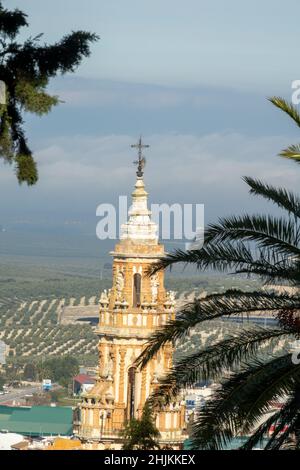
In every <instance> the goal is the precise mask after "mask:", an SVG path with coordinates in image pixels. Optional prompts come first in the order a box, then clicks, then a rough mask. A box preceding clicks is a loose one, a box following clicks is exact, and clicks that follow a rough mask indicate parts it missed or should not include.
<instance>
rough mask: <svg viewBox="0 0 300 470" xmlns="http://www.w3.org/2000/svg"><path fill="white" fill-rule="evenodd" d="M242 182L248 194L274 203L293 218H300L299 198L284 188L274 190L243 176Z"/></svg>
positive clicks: (258, 181) (267, 185) (269, 186)
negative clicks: (244, 183)
mask: <svg viewBox="0 0 300 470" xmlns="http://www.w3.org/2000/svg"><path fill="white" fill-rule="evenodd" d="M243 180H244V181H245V182H246V183H247V184H248V186H250V188H251V189H250V194H254V195H255V196H262V197H263V198H264V199H267V200H268V201H272V202H274V203H275V204H276V205H277V206H278V207H280V208H281V209H285V210H287V211H288V212H289V213H291V214H293V215H294V216H295V217H298V218H299V217H300V198H299V197H298V196H297V195H295V194H294V193H292V192H291V191H287V190H286V189H284V188H275V187H274V186H271V185H269V184H266V183H263V182H262V181H260V180H258V179H254V178H251V177H249V176H245V177H244V178H243Z"/></svg>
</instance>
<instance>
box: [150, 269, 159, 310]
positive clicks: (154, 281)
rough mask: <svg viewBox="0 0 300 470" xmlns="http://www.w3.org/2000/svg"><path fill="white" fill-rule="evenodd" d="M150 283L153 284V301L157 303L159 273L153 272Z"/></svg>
mask: <svg viewBox="0 0 300 470" xmlns="http://www.w3.org/2000/svg"><path fill="white" fill-rule="evenodd" d="M150 285H151V302H152V303H153V304H156V302H157V298H158V286H159V281H158V275H157V274H153V276H151V279H150Z"/></svg>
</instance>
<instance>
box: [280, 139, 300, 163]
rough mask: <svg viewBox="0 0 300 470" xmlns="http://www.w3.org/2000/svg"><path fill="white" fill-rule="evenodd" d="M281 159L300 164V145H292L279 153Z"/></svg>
mask: <svg viewBox="0 0 300 470" xmlns="http://www.w3.org/2000/svg"><path fill="white" fill-rule="evenodd" d="M279 155H280V157H284V158H289V159H291V160H295V161H297V162H298V163H300V145H299V144H296V145H290V146H289V147H287V148H286V149H284V150H282V151H281V152H280V153H279Z"/></svg>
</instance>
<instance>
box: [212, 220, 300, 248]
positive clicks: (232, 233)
mask: <svg viewBox="0 0 300 470" xmlns="http://www.w3.org/2000/svg"><path fill="white" fill-rule="evenodd" d="M227 240H230V241H233V240H250V241H255V242H257V246H258V247H259V248H269V249H271V250H272V251H273V250H274V251H277V252H278V253H280V254H286V255H287V256H295V255H298V256H299V255H300V248H299V233H298V231H297V230H295V224H294V223H293V221H291V220H286V219H284V218H278V217H273V216H265V215H256V216H255V215H254V216H249V215H243V216H240V217H236V216H233V217H228V218H226V217H224V218H222V219H220V220H219V223H218V224H210V225H208V228H207V229H206V231H205V243H212V242H214V243H219V242H225V241H227Z"/></svg>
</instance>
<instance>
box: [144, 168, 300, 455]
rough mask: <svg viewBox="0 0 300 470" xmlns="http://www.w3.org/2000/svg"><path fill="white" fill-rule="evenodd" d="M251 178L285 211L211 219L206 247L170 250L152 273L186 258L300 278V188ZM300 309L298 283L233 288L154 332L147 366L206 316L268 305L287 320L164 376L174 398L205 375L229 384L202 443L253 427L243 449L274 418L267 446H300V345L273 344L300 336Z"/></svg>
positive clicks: (203, 426) (156, 399) (191, 358)
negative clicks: (275, 406)
mask: <svg viewBox="0 0 300 470" xmlns="http://www.w3.org/2000/svg"><path fill="white" fill-rule="evenodd" d="M244 180H245V182H246V183H247V184H248V186H249V187H250V193H251V194H253V195H255V196H261V197H262V198H265V199H267V200H269V201H271V202H272V203H274V204H275V205H277V206H278V207H279V208H280V209H281V210H282V211H283V213H282V215H280V216H278V217H274V216H270V215H253V216H250V215H242V216H240V217H238V216H233V217H229V218H222V219H220V220H219V222H218V223H216V224H211V225H209V226H208V228H207V229H206V231H205V242H204V245H203V247H202V248H199V249H195V250H191V251H186V252H184V251H181V250H177V251H175V252H174V253H171V254H168V255H167V256H166V257H164V258H162V259H161V260H160V261H159V263H158V264H157V265H156V266H154V268H153V270H152V273H153V272H156V271H158V270H160V269H166V268H168V267H172V265H173V264H175V263H180V262H182V263H188V264H193V265H195V266H196V267H197V268H198V269H199V270H207V269H212V270H217V271H222V272H229V273H233V274H240V275H245V276H255V277H257V278H259V279H261V281H262V283H264V284H270V283H272V284H277V285H280V286H282V285H286V286H291V287H295V288H297V287H299V283H300V269H299V267H300V227H299V220H300V198H299V197H298V196H297V195H295V194H293V193H292V192H290V191H287V190H285V189H281V188H275V187H273V186H270V185H268V184H265V183H264V182H262V181H259V180H255V179H252V178H249V177H245V178H244ZM296 292H297V289H296ZM299 309H300V295H299V294H298V293H296V294H295V293H293V294H292V293H290V292H289V290H288V289H281V291H279V290H278V289H273V291H269V290H263V289H262V290H255V291H253V292H243V291H240V290H227V291H226V292H225V293H220V294H213V295H208V296H207V297H205V298H202V299H198V300H195V301H194V302H192V303H189V304H187V305H185V306H184V308H183V309H182V310H181V311H180V312H179V313H178V315H177V317H176V319H175V320H174V321H170V322H168V323H167V324H166V325H165V326H163V327H162V328H161V329H159V330H157V331H156V332H154V334H153V335H152V336H151V337H150V339H149V342H148V343H147V346H146V348H145V350H144V352H143V353H142V354H141V356H140V357H139V358H138V360H137V364H138V365H139V366H141V367H144V366H145V365H146V364H147V362H148V361H149V360H150V359H151V358H152V357H153V356H155V355H156V353H157V352H158V351H159V350H160V348H162V347H164V345H165V344H166V343H168V342H169V341H172V342H174V341H175V342H176V341H178V340H182V339H183V338H184V337H186V336H187V334H188V333H189V332H190V330H191V329H192V328H194V327H195V326H196V325H199V324H201V323H202V322H206V321H209V320H214V319H218V318H222V317H223V316H224V315H227V316H229V317H231V316H236V315H240V314H242V313H247V314H248V315H249V314H251V313H253V312H258V311H259V312H269V313H270V314H272V315H273V316H274V317H275V319H276V320H277V322H275V326H272V327H261V326H255V325H252V326H248V327H247V328H243V329H242V330H241V331H240V332H239V333H238V334H235V335H231V336H230V337H227V338H226V339H223V340H222V341H219V342H217V343H216V344H213V345H211V346H208V347H206V348H204V349H200V350H198V351H196V352H195V353H193V354H190V355H188V356H187V357H184V358H182V359H180V360H179V361H178V362H177V363H175V365H174V367H173V368H172V369H171V371H170V372H169V373H168V374H167V375H166V376H164V377H163V378H162V379H161V381H160V386H159V387H158V389H157V390H156V392H155V393H154V394H153V395H152V396H151V398H150V403H151V406H153V407H154V408H155V407H160V406H164V405H166V404H168V403H170V402H171V401H172V400H174V398H175V397H176V396H178V394H179V392H180V390H181V389H185V388H187V387H190V386H192V385H194V384H195V383H196V382H198V381H202V380H208V379H214V380H218V381H219V382H221V383H222V386H221V388H220V389H219V390H218V391H217V392H216V393H215V394H214V396H213V398H212V399H211V400H210V401H208V403H207V405H206V407H205V408H204V410H203V411H201V413H200V414H199V417H198V418H197V419H196V421H195V424H194V426H193V432H192V436H191V439H192V445H193V448H198V449H199V448H200V449H209V450H213V449H221V448H224V446H225V445H226V444H227V443H229V442H230V440H231V439H232V438H233V437H234V436H236V435H238V434H242V435H251V437H250V438H249V439H248V440H247V442H246V443H245V445H244V446H243V449H252V448H253V447H254V446H255V445H257V443H258V442H261V440H262V438H263V437H264V436H265V434H266V432H267V431H268V429H269V428H270V426H271V425H273V424H274V425H275V428H276V430H275V432H274V433H273V434H272V436H271V437H269V438H268V442H267V444H266V446H265V449H279V448H281V447H282V446H283V445H286V443H287V442H288V441H289V439H290V438H291V436H292V441H293V445H294V447H295V448H297V449H300V364H296V363H294V362H295V361H293V360H292V350H287V351H281V352H280V353H277V354H274V353H273V352H272V351H273V347H274V344H276V342H278V341H279V340H282V339H287V340H290V339H291V340H292V339H293V340H295V339H299V338H300V319H299V318H298V312H299ZM266 346H268V347H269V355H268V356H267V359H266V357H263V358H262V356H261V355H260V351H261V348H262V347H266ZM224 371H227V372H228V371H230V374H229V376H228V374H226V377H227V379H223V377H224ZM281 398H284V399H285V400H284V405H283V406H282V408H281V409H280V410H279V411H276V412H275V413H274V414H273V415H271V417H269V418H268V419H267V421H266V422H264V423H263V424H259V423H260V422H261V419H262V417H263V416H264V415H265V413H266V412H267V411H269V410H270V407H271V405H272V403H273V402H274V401H278V400H279V399H281ZM282 430H284V431H283V432H281V431H282Z"/></svg>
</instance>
